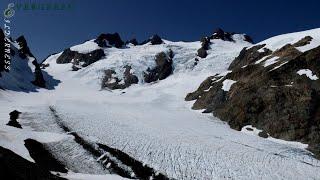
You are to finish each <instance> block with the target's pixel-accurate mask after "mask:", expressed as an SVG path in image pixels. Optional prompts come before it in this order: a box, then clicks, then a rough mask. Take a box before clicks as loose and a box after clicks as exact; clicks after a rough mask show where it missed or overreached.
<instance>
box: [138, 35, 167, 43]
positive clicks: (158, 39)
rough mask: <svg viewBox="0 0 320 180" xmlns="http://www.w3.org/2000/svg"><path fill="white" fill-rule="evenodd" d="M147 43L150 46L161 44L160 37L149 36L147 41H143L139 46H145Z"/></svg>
mask: <svg viewBox="0 0 320 180" xmlns="http://www.w3.org/2000/svg"><path fill="white" fill-rule="evenodd" d="M148 42H151V45H157V44H162V43H163V41H162V39H161V37H160V36H158V35H157V34H155V35H153V36H151V37H150V38H149V39H148V40H145V41H143V42H142V43H141V45H143V44H147V43H148Z"/></svg>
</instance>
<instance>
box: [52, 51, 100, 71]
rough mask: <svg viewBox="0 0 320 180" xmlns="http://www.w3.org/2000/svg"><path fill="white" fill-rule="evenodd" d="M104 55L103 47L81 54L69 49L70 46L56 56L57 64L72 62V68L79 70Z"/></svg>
mask: <svg viewBox="0 0 320 180" xmlns="http://www.w3.org/2000/svg"><path fill="white" fill-rule="evenodd" d="M104 56H105V54H104V51H103V49H96V50H93V51H91V52H89V53H87V54H82V53H79V52H77V51H71V50H70V48H68V49H66V50H64V51H63V53H62V54H61V55H60V56H59V57H58V58H57V61H56V62H57V64H66V63H72V64H73V67H72V70H79V69H81V68H82V67H86V66H88V65H90V64H92V63H94V62H96V61H98V60H100V59H101V58H103V57H104Z"/></svg>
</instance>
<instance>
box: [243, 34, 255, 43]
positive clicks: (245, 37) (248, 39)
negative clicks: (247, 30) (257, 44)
mask: <svg viewBox="0 0 320 180" xmlns="http://www.w3.org/2000/svg"><path fill="white" fill-rule="evenodd" d="M244 40H245V41H247V42H249V43H252V44H253V43H254V42H253V39H252V38H251V37H250V36H249V35H246V34H245V35H244Z"/></svg>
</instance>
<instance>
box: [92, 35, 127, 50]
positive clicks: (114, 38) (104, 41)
mask: <svg viewBox="0 0 320 180" xmlns="http://www.w3.org/2000/svg"><path fill="white" fill-rule="evenodd" d="M94 42H96V43H97V44H98V45H99V46H100V47H111V46H114V47H116V48H121V47H122V46H123V45H124V42H123V41H122V40H121V37H120V35H119V34H118V33H114V34H109V33H108V34H100V35H99V36H98V38H97V39H96V40H95V41H94Z"/></svg>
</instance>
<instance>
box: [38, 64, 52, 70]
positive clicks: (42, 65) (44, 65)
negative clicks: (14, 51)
mask: <svg viewBox="0 0 320 180" xmlns="http://www.w3.org/2000/svg"><path fill="white" fill-rule="evenodd" d="M49 66H50V64H49V63H42V64H40V68H41V69H46V68H47V67H49Z"/></svg>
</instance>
